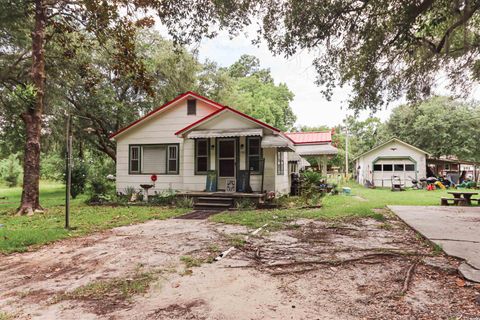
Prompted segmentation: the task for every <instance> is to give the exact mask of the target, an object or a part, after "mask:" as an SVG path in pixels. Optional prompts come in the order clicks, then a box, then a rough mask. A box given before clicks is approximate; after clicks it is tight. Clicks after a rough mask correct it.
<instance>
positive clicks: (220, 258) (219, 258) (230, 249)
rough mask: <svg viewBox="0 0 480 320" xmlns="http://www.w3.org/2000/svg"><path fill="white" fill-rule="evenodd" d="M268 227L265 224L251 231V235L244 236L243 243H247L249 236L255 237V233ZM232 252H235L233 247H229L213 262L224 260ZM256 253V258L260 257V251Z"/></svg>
mask: <svg viewBox="0 0 480 320" xmlns="http://www.w3.org/2000/svg"><path fill="white" fill-rule="evenodd" d="M267 225H268V223H265V224H264V225H263V226H261V227H260V228H258V229H256V230H255V231H253V232H252V233H250V235H248V236H245V242H246V241H248V238H249V237H250V236H254V235H256V234H257V233H259V232H260V231H261V230H262V229H263V228H265V227H266V226H267ZM233 250H235V246H233V247H230V248H228V249H227V250H225V251H223V252H222V253H220V254H219V255H218V256H216V257H215V259H214V260H215V261H220V260H222V259H223V258H225V257H226V256H227V254H229V253H230V252H232V251H233ZM256 253H258V257H260V249H257V252H256Z"/></svg>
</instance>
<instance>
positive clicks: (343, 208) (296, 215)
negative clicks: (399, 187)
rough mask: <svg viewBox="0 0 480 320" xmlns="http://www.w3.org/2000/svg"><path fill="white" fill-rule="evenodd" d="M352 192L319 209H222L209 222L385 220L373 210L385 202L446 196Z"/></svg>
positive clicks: (427, 201)
mask: <svg viewBox="0 0 480 320" xmlns="http://www.w3.org/2000/svg"><path fill="white" fill-rule="evenodd" d="M348 186H349V187H350V188H352V195H350V196H347V195H336V196H331V195H327V196H326V197H325V198H323V202H322V204H323V207H322V208H321V209H312V210H299V209H279V210H258V211H253V210H251V211H239V212H226V213H222V214H218V215H214V216H212V217H210V220H211V221H215V222H221V223H229V224H241V225H245V226H247V227H250V228H258V227H260V226H262V225H264V224H265V223H269V228H273V229H275V228H282V227H283V226H284V224H285V223H286V222H290V221H294V220H296V219H300V218H306V219H342V218H355V217H372V218H375V219H377V220H379V221H383V220H385V219H384V217H383V216H382V214H380V213H378V212H375V211H374V209H381V208H385V206H386V205H419V206H433V205H439V204H440V198H441V197H448V196H449V195H448V194H447V191H446V190H435V191H426V190H411V189H409V190H407V191H403V192H392V191H390V189H367V188H364V187H362V186H359V185H358V184H353V183H350V184H348Z"/></svg>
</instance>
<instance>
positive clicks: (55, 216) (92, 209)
mask: <svg viewBox="0 0 480 320" xmlns="http://www.w3.org/2000/svg"><path fill="white" fill-rule="evenodd" d="M40 190H41V196H40V199H41V204H42V206H44V207H45V208H47V210H46V212H45V213H41V214H35V215H34V216H32V217H27V216H22V217H18V216H15V215H14V213H15V209H16V208H17V207H18V204H19V201H20V195H21V189H20V188H11V189H8V188H0V197H3V196H6V197H7V199H0V224H1V225H3V226H1V227H0V253H11V252H21V251H25V250H27V249H28V248H29V247H30V246H33V245H42V244H46V243H50V242H53V241H55V240H59V239H64V238H70V237H77V236H81V235H86V234H90V233H93V232H97V231H101V230H105V229H110V228H114V227H118V226H123V225H129V224H134V223H140V222H144V221H146V220H151V219H167V218H170V217H173V216H176V215H180V214H182V213H185V212H186V211H187V209H178V208H175V209H172V208H163V207H148V206H136V207H108V206H88V205H86V204H84V200H85V198H82V197H80V198H78V199H75V200H73V201H72V206H71V217H70V224H71V226H72V229H71V230H66V229H64V224H65V220H64V213H65V207H64V205H63V204H64V202H65V188H64V186H63V185H61V184H58V183H42V184H41V187H40Z"/></svg>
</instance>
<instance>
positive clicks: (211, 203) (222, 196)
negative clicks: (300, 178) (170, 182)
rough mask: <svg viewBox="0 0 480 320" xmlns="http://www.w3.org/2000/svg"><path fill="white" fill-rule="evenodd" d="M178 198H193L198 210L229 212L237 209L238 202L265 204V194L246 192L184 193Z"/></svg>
mask: <svg viewBox="0 0 480 320" xmlns="http://www.w3.org/2000/svg"><path fill="white" fill-rule="evenodd" d="M177 197H188V198H192V199H193V202H194V209H196V210H218V211H222V210H228V209H230V208H233V207H235V205H236V203H237V202H241V201H250V202H251V203H252V204H254V205H255V206H258V205H259V204H261V203H263V202H264V200H265V194H264V193H245V192H222V191H216V192H207V191H183V192H179V193H177Z"/></svg>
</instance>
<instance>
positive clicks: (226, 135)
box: [110, 91, 295, 193]
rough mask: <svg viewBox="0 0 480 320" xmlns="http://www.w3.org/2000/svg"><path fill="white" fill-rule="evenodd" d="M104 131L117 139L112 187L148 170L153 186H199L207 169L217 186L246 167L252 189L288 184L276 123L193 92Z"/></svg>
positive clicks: (284, 147) (284, 143) (133, 182)
mask: <svg viewBox="0 0 480 320" xmlns="http://www.w3.org/2000/svg"><path fill="white" fill-rule="evenodd" d="M110 137H111V139H114V140H115V141H116V142H117V164H116V165H117V168H116V171H117V172H116V177H117V180H116V187H117V192H124V191H125V189H126V188H127V187H134V188H136V189H138V188H139V186H140V185H141V184H152V176H155V177H154V178H156V181H155V183H154V190H155V191H162V190H166V189H173V190H181V191H204V190H205V189H206V182H207V174H208V173H212V172H214V174H215V179H216V185H217V188H216V189H217V190H219V191H222V190H225V189H226V188H227V182H228V183H230V185H231V183H232V181H237V180H236V179H237V178H238V176H239V173H240V172H241V171H242V170H247V169H249V171H250V185H251V187H252V189H253V192H262V191H267V192H268V191H275V192H277V193H288V192H289V189H290V186H289V169H288V168H289V166H288V161H289V157H288V153H289V152H294V150H295V149H294V143H293V141H292V140H291V139H289V138H288V137H287V136H286V135H285V134H284V133H283V132H281V131H280V130H279V129H277V128H274V127H272V126H270V125H268V124H266V123H264V122H262V121H259V120H257V119H254V118H252V117H250V116H248V115H246V114H244V113H241V112H239V111H237V110H235V109H233V108H230V107H227V106H223V105H221V104H219V103H216V102H214V101H211V100H209V99H207V98H205V97H202V96H200V95H198V94H196V93H194V92H190V91H189V92H187V93H184V94H182V95H179V96H178V97H176V98H175V99H173V100H172V101H170V102H168V103H166V104H164V105H163V106H161V107H159V108H157V109H155V110H153V111H152V112H150V113H148V114H147V115H145V116H144V117H142V118H140V119H138V120H137V121H135V122H133V123H131V124H130V125H128V126H127V127H125V128H123V129H121V130H119V131H117V132H115V133H113V134H112V135H111V136H110ZM262 169H263V170H262Z"/></svg>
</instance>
